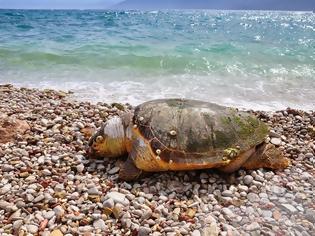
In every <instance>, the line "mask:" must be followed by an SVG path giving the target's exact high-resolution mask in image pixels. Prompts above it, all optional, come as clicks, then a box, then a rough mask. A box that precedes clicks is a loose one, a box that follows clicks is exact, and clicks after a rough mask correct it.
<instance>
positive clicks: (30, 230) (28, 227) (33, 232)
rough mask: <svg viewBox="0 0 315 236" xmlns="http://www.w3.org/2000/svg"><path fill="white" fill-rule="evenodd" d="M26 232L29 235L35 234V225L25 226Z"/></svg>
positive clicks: (36, 228) (36, 229)
mask: <svg viewBox="0 0 315 236" xmlns="http://www.w3.org/2000/svg"><path fill="white" fill-rule="evenodd" d="M26 229H27V232H29V233H31V234H36V233H37V231H38V227H37V226H36V225H26Z"/></svg>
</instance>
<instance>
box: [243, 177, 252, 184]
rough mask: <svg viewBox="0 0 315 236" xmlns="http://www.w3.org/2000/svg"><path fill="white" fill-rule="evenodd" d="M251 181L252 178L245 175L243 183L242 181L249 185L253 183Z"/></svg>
mask: <svg viewBox="0 0 315 236" xmlns="http://www.w3.org/2000/svg"><path fill="white" fill-rule="evenodd" d="M253 180H254V178H253V176H251V175H246V176H245V177H244V180H243V181H244V184H246V185H250V184H251V183H252V182H253Z"/></svg>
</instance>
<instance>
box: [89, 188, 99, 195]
mask: <svg viewBox="0 0 315 236" xmlns="http://www.w3.org/2000/svg"><path fill="white" fill-rule="evenodd" d="M88 194H89V195H100V192H99V191H98V189H97V188H96V187H93V188H89V189H88Z"/></svg>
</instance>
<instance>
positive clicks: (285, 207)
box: [281, 204, 297, 213]
mask: <svg viewBox="0 0 315 236" xmlns="http://www.w3.org/2000/svg"><path fill="white" fill-rule="evenodd" d="M281 206H282V208H283V209H284V210H286V211H289V212H290V213H296V212H297V209H296V208H295V207H294V206H292V205H290V204H281Z"/></svg>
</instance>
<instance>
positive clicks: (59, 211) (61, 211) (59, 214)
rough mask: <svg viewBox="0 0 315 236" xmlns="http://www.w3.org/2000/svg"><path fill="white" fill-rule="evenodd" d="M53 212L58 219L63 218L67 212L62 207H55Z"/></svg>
mask: <svg viewBox="0 0 315 236" xmlns="http://www.w3.org/2000/svg"><path fill="white" fill-rule="evenodd" d="M53 210H54V212H55V214H56V216H57V217H62V216H63V215H64V214H65V210H64V209H63V208H62V206H55V207H54V209H53Z"/></svg>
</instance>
